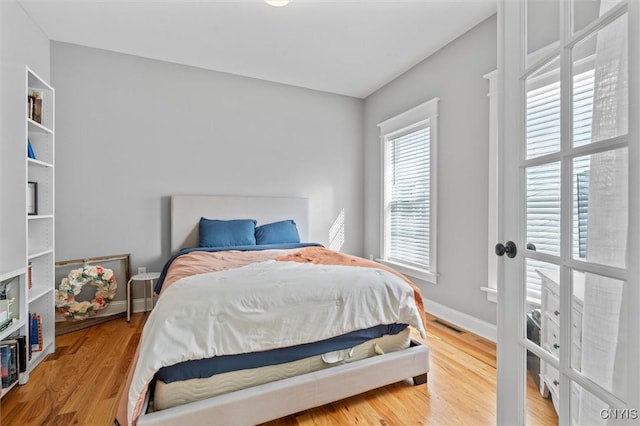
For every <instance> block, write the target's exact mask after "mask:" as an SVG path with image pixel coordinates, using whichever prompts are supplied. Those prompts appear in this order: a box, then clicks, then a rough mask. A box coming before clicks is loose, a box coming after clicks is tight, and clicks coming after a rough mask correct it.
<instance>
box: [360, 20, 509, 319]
mask: <svg viewBox="0 0 640 426" xmlns="http://www.w3.org/2000/svg"><path fill="white" fill-rule="evenodd" d="M496 48H497V23H496V17H495V16H493V17H491V18H489V19H487V20H485V21H484V22H482V23H480V24H479V25H478V26H476V27H475V28H473V29H471V30H470V31H469V32H467V33H466V34H464V35H462V36H461V37H460V38H458V39H456V40H454V41H453V42H452V43H450V44H449V45H447V46H445V47H444V48H442V49H441V50H439V51H438V52H436V53H435V54H434V55H432V56H430V57H429V58H427V59H425V60H424V61H423V62H421V63H420V64H418V65H416V66H415V67H413V68H412V69H411V70H409V71H407V72H406V73H405V74H403V75H401V76H400V77H398V78H397V79H395V80H393V81H392V82H390V83H388V84H387V85H385V86H384V87H382V88H381V89H380V90H378V91H376V92H375V93H373V94H372V95H370V96H369V97H367V98H366V100H365V119H364V122H365V130H364V131H365V133H364V136H365V142H364V154H365V171H364V172H365V180H364V188H365V206H364V212H365V215H364V224H365V232H364V250H365V254H367V255H368V254H369V253H371V254H373V255H374V256H379V255H380V247H379V241H380V216H379V211H380V202H381V201H380V189H379V188H380V173H381V170H380V139H379V129H378V127H377V124H378V123H380V122H382V121H384V120H386V119H388V118H390V117H393V116H394V115H396V114H399V113H401V112H404V111H406V110H408V109H410V108H412V107H414V106H416V105H418V104H420V103H422V102H425V101H428V100H430V99H432V98H434V97H439V98H440V103H439V118H438V158H437V161H438V184H439V189H438V191H439V192H438V247H437V250H438V272H439V274H440V276H439V278H438V284H436V285H431V284H427V283H426V282H421V281H419V280H416V283H417V284H418V285H420V287H421V288H422V290H423V292H424V296H425V298H426V299H427V301H426V305H427V310H429V301H433V302H436V304H438V305H444V306H446V307H448V308H451V309H453V310H455V311H459V312H461V313H463V314H465V315H470V316H471V317H474V318H477V319H480V320H481V321H484V322H485V323H487V322H488V323H491V324H495V322H496V318H495V305H494V304H492V303H490V302H488V301H487V298H486V295H485V293H483V292H482V291H480V287H481V286H486V285H487V283H486V281H487V252H486V250H487V249H486V247H487V238H488V236H487V223H488V213H487V209H488V205H487V198H488V173H489V170H488V167H489V163H488V162H489V156H488V153H489V99H488V98H487V93H488V89H489V86H488V82H487V81H486V80H485V79H483V78H482V76H483V75H484V74H486V73H488V72H490V71H493V70H494V69H496V66H497V60H496Z"/></svg>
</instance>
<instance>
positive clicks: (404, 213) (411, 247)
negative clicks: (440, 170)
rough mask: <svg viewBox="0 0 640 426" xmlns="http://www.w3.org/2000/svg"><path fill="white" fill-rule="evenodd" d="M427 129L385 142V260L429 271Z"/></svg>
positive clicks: (429, 178)
mask: <svg viewBox="0 0 640 426" xmlns="http://www.w3.org/2000/svg"><path fill="white" fill-rule="evenodd" d="M429 148H430V128H429V126H428V124H427V125H426V126H424V127H423V128H421V129H419V130H416V131H412V132H411V133H408V134H406V135H403V136H399V137H396V138H393V139H388V140H387V141H386V142H385V151H386V153H385V158H386V164H385V170H386V171H387V173H386V177H387V181H386V182H385V184H386V186H387V191H386V193H387V194H388V199H387V200H385V205H386V210H387V212H386V214H385V216H386V220H385V227H384V233H385V235H384V239H385V241H386V242H387V244H386V250H385V251H386V253H385V254H386V256H385V257H386V258H387V259H388V260H391V261H398V262H403V263H407V264H408V265H411V266H416V267H418V268H423V269H427V270H428V269H429V265H430V238H429V237H430V226H429V225H430V205H431V201H430V197H429V195H430V194H429V192H430V191H429V190H430V187H431V186H430V180H431V176H430V169H431V156H430V149H429Z"/></svg>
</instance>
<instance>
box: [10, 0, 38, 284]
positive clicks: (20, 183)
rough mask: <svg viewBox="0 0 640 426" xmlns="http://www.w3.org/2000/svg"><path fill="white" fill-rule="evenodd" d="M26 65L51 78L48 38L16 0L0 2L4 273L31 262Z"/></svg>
mask: <svg viewBox="0 0 640 426" xmlns="http://www.w3.org/2000/svg"><path fill="white" fill-rule="evenodd" d="M26 65H28V66H29V67H30V68H31V69H32V70H33V71H35V72H36V74H38V75H39V76H40V77H42V78H44V79H45V80H47V79H49V40H48V38H47V37H46V36H45V34H44V33H43V32H42V31H41V30H40V28H39V27H38V26H36V25H35V24H34V23H33V21H31V19H30V18H29V16H28V15H27V14H26V13H25V11H24V10H23V9H22V7H21V6H20V5H19V4H18V3H17V2H16V1H15V0H0V274H1V273H5V272H9V271H13V270H15V269H18V268H24V267H25V266H26V241H25V235H26V226H27V224H26V219H25V208H26V199H25V192H26V188H25V183H24V182H25V176H26V164H27V163H26V141H25V137H26V129H25V113H26V108H25V105H26V104H25V102H26V98H25V97H26V93H25V79H26Z"/></svg>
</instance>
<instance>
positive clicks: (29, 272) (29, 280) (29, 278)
mask: <svg viewBox="0 0 640 426" xmlns="http://www.w3.org/2000/svg"><path fill="white" fill-rule="evenodd" d="M34 158H35V157H34ZM31 287H33V264H32V263H31V262H29V264H28V265H27V288H28V289H31Z"/></svg>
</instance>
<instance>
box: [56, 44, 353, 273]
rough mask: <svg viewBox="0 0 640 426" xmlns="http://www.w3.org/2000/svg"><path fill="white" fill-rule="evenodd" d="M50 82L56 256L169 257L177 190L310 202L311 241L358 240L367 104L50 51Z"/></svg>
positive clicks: (348, 245) (147, 262)
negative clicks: (337, 228)
mask: <svg viewBox="0 0 640 426" xmlns="http://www.w3.org/2000/svg"><path fill="white" fill-rule="evenodd" d="M51 74H52V80H53V85H54V87H55V88H56V101H57V109H56V117H57V123H56V148H57V152H56V159H57V161H56V173H57V175H56V191H57V192H56V212H57V216H56V257H57V259H58V260H63V259H74V258H82V257H89V256H99V255H107V254H116V253H131V261H132V268H133V270H134V271H135V270H136V268H137V267H138V266H147V268H148V270H159V269H160V268H161V267H162V265H163V264H164V261H165V260H166V259H167V258H168V256H169V254H170V253H169V251H170V247H169V196H170V195H171V194H221V195H223V194H227V195H274V196H276V195H281V196H302V197H309V198H310V204H311V218H310V222H311V223H310V225H311V230H310V239H311V240H313V241H318V242H321V243H325V244H327V243H328V234H329V228H330V226H331V225H332V223H333V221H334V220H335V219H336V218H337V217H338V215H339V214H340V212H341V211H342V209H344V211H345V217H346V225H345V236H346V241H345V244H344V247H343V251H345V252H349V253H356V254H359V253H361V252H362V241H363V235H362V232H363V225H362V217H363V210H362V206H363V201H364V200H363V195H362V187H363V182H362V179H363V152H362V141H363V114H364V102H363V101H362V100H360V99H355V98H349V97H345V96H338V95H332V94H327V93H323V92H317V91H312V90H307V89H301V88H296V87H292V86H286V85H282V84H276V83H269V82H266V81H261V80H256V79H250V78H245V77H239V76H234V75H230V74H224V73H219V72H213V71H207V70H203V69H198V68H193V67H187V66H183V65H177V64H172V63H167V62H161V61H155V60H149V59H144V58H140V57H136V56H130V55H124V54H119V53H114V52H109V51H104V50H98V49H93V48H88V47H82V46H77V45H71V44H66V43H59V42H52V43H51Z"/></svg>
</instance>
